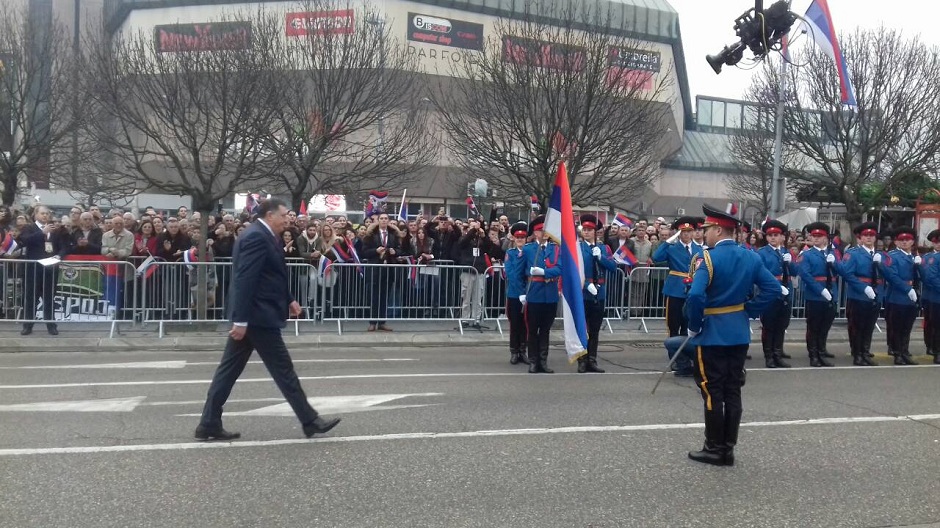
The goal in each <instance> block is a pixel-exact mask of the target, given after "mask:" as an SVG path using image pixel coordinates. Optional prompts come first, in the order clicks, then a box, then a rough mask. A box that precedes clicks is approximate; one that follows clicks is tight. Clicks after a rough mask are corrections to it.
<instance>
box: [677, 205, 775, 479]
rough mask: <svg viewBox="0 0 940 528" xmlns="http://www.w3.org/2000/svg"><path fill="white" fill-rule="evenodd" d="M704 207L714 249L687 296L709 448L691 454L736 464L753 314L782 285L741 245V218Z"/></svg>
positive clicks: (701, 260) (698, 267)
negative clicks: (738, 230)
mask: <svg viewBox="0 0 940 528" xmlns="http://www.w3.org/2000/svg"><path fill="white" fill-rule="evenodd" d="M702 210H703V211H704V212H705V224H704V226H705V242H706V244H707V245H708V246H709V248H710V249H706V250H705V251H704V252H703V254H702V255H700V256H698V257H697V258H696V261H695V268H694V272H693V273H694V275H693V279H692V287H691V289H690V290H689V295H688V299H687V300H686V311H687V313H688V316H689V335H690V336H692V337H691V338H690V341H689V344H688V345H686V346H690V345H694V346H695V382H696V383H697V384H698V387H699V389H700V390H701V393H702V400H703V401H704V405H705V446H704V447H703V448H702V450H701V451H694V452H690V453H689V458H691V459H692V460H695V461H696V462H703V463H706V464H713V465H716V466H732V465H734V446H735V444H737V441H738V429H739V427H740V426H741V414H742V409H743V408H742V404H741V387H742V386H743V385H744V361H745V356H746V354H747V349H748V346H749V345H750V343H751V325H750V318H755V317H758V316H760V315H761V314H762V313H763V312H764V310H766V309H767V308H768V307H769V306H770V305H771V303H773V302H774V301H776V300H777V299H778V298H779V297H780V292H781V288H780V283H779V282H778V281H777V280H776V279H774V276H773V275H771V273H770V271H768V270H767V268H766V267H765V266H764V264H763V262H762V260H761V258H760V257H758V256H757V254H756V253H755V252H753V251H748V250H746V249H744V248H742V247H741V246H739V245H738V244H736V243H735V240H734V229H735V228H736V227H737V226H738V225H739V222H738V220H737V219H736V218H734V217H733V216H730V215H728V214H725V213H723V212H721V211H718V210H717V209H713V208H711V207H708V206H707V205H706V206H702ZM755 286H757V294H756V295H754V287H755Z"/></svg>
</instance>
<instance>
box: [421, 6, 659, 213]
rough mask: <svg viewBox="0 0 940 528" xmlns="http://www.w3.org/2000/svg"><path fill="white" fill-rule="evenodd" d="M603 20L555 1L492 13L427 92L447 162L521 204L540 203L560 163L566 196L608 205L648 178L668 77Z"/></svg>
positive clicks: (653, 169) (652, 173)
mask: <svg viewBox="0 0 940 528" xmlns="http://www.w3.org/2000/svg"><path fill="white" fill-rule="evenodd" d="M549 19H554V20H561V21H562V22H560V23H559V24H558V25H556V24H555V23H549V22H547V20H549ZM611 20H612V17H611V15H610V12H605V11H601V10H598V9H597V8H591V7H590V6H589V4H584V5H581V4H578V3H575V2H560V1H550V2H531V3H527V4H526V11H525V12H524V13H523V14H521V15H520V16H519V17H518V18H517V19H501V20H498V21H497V22H496V23H495V25H494V31H492V32H491V33H490V35H491V36H490V37H489V38H488V39H487V41H486V43H485V44H484V45H483V47H482V50H481V51H479V53H478V54H477V53H476V52H471V53H469V54H468V55H467V56H466V60H462V61H459V62H456V63H455V65H454V66H453V69H452V71H451V76H452V77H453V79H451V78H448V79H446V80H445V81H443V82H442V83H441V85H440V86H439V87H438V89H437V90H436V91H435V92H436V93H435V94H434V96H433V98H434V102H435V106H436V108H437V110H438V112H439V113H440V116H441V122H442V126H443V128H444V130H445V131H446V132H447V136H448V137H447V140H446V146H447V147H448V150H449V151H450V152H451V153H452V154H453V155H455V156H456V157H457V160H456V161H457V163H459V164H460V165H461V166H462V167H463V168H464V169H465V170H466V172H468V173H470V174H474V175H477V176H479V175H481V173H482V174H485V175H486V176H485V177H486V178H487V179H488V180H489V183H490V186H491V187H493V188H496V189H498V190H499V192H500V196H501V197H503V196H505V197H507V198H516V199H517V200H519V201H526V200H525V199H524V198H525V197H528V196H529V195H531V194H536V195H538V196H539V197H541V198H542V199H543V200H547V199H548V197H549V196H550V194H551V189H552V185H553V183H554V178H555V171H556V167H557V162H558V160H559V159H562V158H565V159H567V161H568V177H569V179H570V183H571V193H572V199H573V200H574V202H576V203H578V202H580V203H598V202H609V201H610V199H611V198H612V197H614V196H622V195H625V194H631V193H637V192H640V191H642V189H643V187H645V186H646V185H647V184H648V183H650V182H651V181H652V180H653V179H655V178H656V177H657V175H658V174H659V162H660V160H661V159H662V156H663V155H664V154H665V152H664V148H665V146H664V139H663V138H665V137H667V127H668V126H669V123H670V122H671V120H672V115H671V113H670V111H669V107H670V104H669V103H670V101H669V97H668V95H667V89H668V88H669V82H670V81H669V80H668V79H669V78H670V77H671V76H670V75H669V72H668V71H666V70H667V67H666V66H664V65H662V61H661V60H660V58H659V54H658V53H656V52H655V51H652V50H650V49H648V45H645V44H643V43H642V42H641V41H638V40H636V39H632V38H628V37H626V36H622V35H624V32H623V31H620V30H619V29H617V30H615V29H612V24H611ZM660 70H663V71H660ZM657 72H658V73H657ZM673 147H675V145H674V146H673Z"/></svg>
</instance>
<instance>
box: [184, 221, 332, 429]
mask: <svg viewBox="0 0 940 528" xmlns="http://www.w3.org/2000/svg"><path fill="white" fill-rule="evenodd" d="M232 265H233V270H232V283H231V290H230V297H229V302H230V305H229V306H230V310H231V313H230V317H231V319H232V322H233V323H248V328H247V329H246V332H245V337H244V338H243V339H242V340H240V341H236V340H234V339H232V338H231V337H229V339H228V343H227V344H226V345H225V352H224V354H223V355H222V361H221V363H220V364H219V367H218V369H216V371H215V376H213V378H212V384H211V385H210V386H209V394H208V396H207V398H206V405H205V408H203V411H202V419H201V421H200V425H202V426H204V427H206V428H209V429H220V428H221V427H222V406H223V405H225V401H226V400H227V399H228V397H229V394H230V393H231V392H232V387H233V386H234V385H235V380H237V379H238V377H239V376H240V375H241V373H242V371H243V370H245V365H246V364H247V363H248V358H249V357H250V356H251V352H252V350H257V351H258V355H259V356H261V360H262V361H263V362H264V366H265V367H266V368H267V369H268V372H270V373H271V377H272V378H274V382H275V383H276V384H277V387H278V388H279V389H280V390H281V393H282V394H283V395H284V398H286V399H287V403H289V404H290V406H291V408H292V409H293V410H294V413H295V414H296V415H297V418H298V419H299V420H300V423H302V424H308V423H310V422H313V421H314V420H315V419H316V418H317V412H316V411H315V410H313V407H311V406H310V404H309V403H308V402H307V395H306V394H304V390H303V388H302V387H301V386H300V380H299V379H297V373H296V372H294V365H293V363H292V362H291V359H290V354H289V353H288V351H287V347H286V346H285V345H284V339H283V337H282V336H281V328H284V326H286V324H287V323H286V319H287V316H288V313H289V306H290V303H291V302H293V301H294V299H293V297H291V295H290V291H289V290H288V284H289V282H288V274H287V263H286V262H285V261H284V250H283V249H282V248H281V246H280V241H279V239H278V237H275V236H274V235H273V234H272V233H271V232H270V231H268V228H267V227H265V226H263V225H261V223H260V220H259V221H256V222H255V223H254V224H252V225H251V227H249V228H248V229H247V230H245V232H244V233H243V234H242V236H240V237H239V238H238V240H237V241H236V242H235V249H234V252H233V254H232Z"/></svg>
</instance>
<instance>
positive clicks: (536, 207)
mask: <svg viewBox="0 0 940 528" xmlns="http://www.w3.org/2000/svg"><path fill="white" fill-rule="evenodd" d="M540 209H542V206H541V205H539V197H538V196H536V195H534V194H533V195H532V210H533V211H535V212H536V213H537V212H539V210H540Z"/></svg>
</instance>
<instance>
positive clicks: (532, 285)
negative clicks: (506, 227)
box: [522, 242, 561, 373]
mask: <svg viewBox="0 0 940 528" xmlns="http://www.w3.org/2000/svg"><path fill="white" fill-rule="evenodd" d="M560 253H561V252H560V248H559V247H558V245H557V244H555V243H554V242H548V243H547V244H545V246H544V247H541V246H539V244H538V243H536V242H530V243H528V244H526V245H525V246H523V247H522V255H523V260H524V261H525V264H524V265H523V273H524V274H525V277H526V279H527V280H528V281H529V282H528V285H527V288H528V291H527V293H526V294H525V295H526V306H525V321H526V326H527V327H528V329H529V337H528V349H529V361H530V362H531V363H532V365H531V367H530V369H529V372H530V373H535V372H540V371H542V372H548V373H550V372H551V370H550V369H549V368H548V366H547V362H548V344H549V338H550V332H551V330H552V323H554V322H555V314H556V312H557V311H558V278H559V277H561V268H560V267H559V254H560ZM532 267H538V268H542V269H544V270H545V275H544V276H530V275H529V271H530V268H532Z"/></svg>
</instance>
